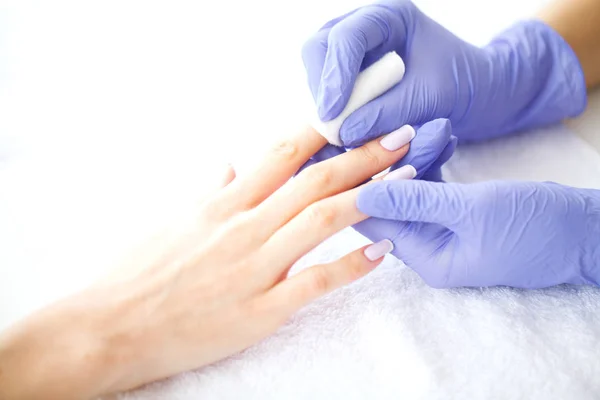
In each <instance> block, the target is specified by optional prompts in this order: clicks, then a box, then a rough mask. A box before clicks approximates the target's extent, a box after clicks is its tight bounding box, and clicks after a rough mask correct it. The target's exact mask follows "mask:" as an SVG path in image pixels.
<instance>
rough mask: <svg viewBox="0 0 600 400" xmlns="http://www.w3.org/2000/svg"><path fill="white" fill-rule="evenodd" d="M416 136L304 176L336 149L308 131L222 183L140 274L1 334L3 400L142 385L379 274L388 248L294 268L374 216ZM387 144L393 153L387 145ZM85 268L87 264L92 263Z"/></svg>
mask: <svg viewBox="0 0 600 400" xmlns="http://www.w3.org/2000/svg"><path fill="white" fill-rule="evenodd" d="M409 139H410V138H407V137H406V135H405V134H402V133H400V134H394V135H391V136H388V137H387V139H385V141H380V140H377V141H373V142H370V143H368V144H366V145H365V146H363V147H360V148H357V149H355V150H352V151H349V152H347V153H345V154H343V155H340V156H339V157H335V158H333V159H330V160H326V161H323V162H321V163H318V164H316V165H313V166H310V167H308V168H306V169H305V170H304V171H302V172H301V173H300V174H299V175H298V176H296V177H295V178H294V179H291V180H290V178H291V177H292V176H293V175H294V173H295V172H296V171H297V170H298V169H299V168H300V167H301V166H302V165H303V164H304V163H305V162H306V161H307V160H308V159H309V158H310V157H311V156H312V155H313V154H315V153H316V152H317V151H318V150H319V149H320V148H321V147H323V146H324V145H325V144H326V142H325V140H324V139H323V138H322V137H321V136H320V135H319V134H317V133H316V132H315V131H313V130H310V129H308V130H307V131H304V132H300V133H299V134H297V135H295V136H293V137H292V138H291V139H289V140H287V141H284V142H282V143H281V144H279V145H278V146H276V147H274V148H273V149H272V150H271V151H270V152H269V153H268V155H267V156H266V158H264V160H263V161H262V164H261V165H259V166H258V167H257V170H255V171H254V172H253V173H250V174H248V175H247V176H245V177H237V178H236V177H235V174H234V172H233V171H232V170H229V171H228V172H227V174H226V178H225V181H224V185H223V187H222V188H221V189H219V190H218V191H217V192H216V193H214V194H213V195H212V196H211V197H209V198H208V199H206V200H205V201H204V202H203V203H202V204H201V205H200V207H199V210H198V212H197V215H193V216H190V219H189V224H188V225H187V226H186V227H184V228H182V229H181V230H178V231H176V232H177V234H175V235H171V236H170V237H171V238H172V239H173V240H172V241H171V242H162V243H161V245H162V246H163V251H161V252H160V253H161V255H160V256H156V257H147V255H146V257H145V258H146V259H147V260H146V261H143V262H142V261H135V262H132V263H133V264H135V265H131V266H132V267H133V268H134V269H137V270H139V271H138V272H137V273H134V274H131V275H129V276H128V277H121V278H120V279H117V280H111V281H105V282H103V283H100V284H97V285H95V286H93V287H91V288H89V289H87V290H85V291H83V292H81V293H79V294H76V295H74V296H71V297H69V298H66V299H64V300H62V301H60V302H58V303H56V304H53V305H51V306H49V307H47V308H45V309H42V310H40V311H38V312H36V313H35V314H33V315H31V316H30V317H28V318H26V319H25V320H23V321H21V322H19V323H17V324H16V325H14V326H13V327H12V328H10V329H9V330H7V331H6V332H4V333H2V334H1V335H0V398H2V399H3V400H10V399H39V398H44V399H61V400H65V399H82V398H91V397H94V396H98V395H102V394H108V393H113V392H117V391H123V390H127V389H131V388H135V387H137V386H140V385H142V384H144V383H147V382H151V381H154V380H157V379H160V378H164V377H167V376H170V375H173V374H177V373H179V372H183V371H186V370H190V369H195V368H199V367H202V366H205V365H207V364H210V363H212V362H215V361H217V360H220V359H222V358H224V357H227V356H229V355H232V354H234V353H236V352H238V351H240V350H242V349H244V348H246V347H248V346H251V345H252V344H253V343H255V342H257V341H259V340H260V339H262V338H264V337H266V336H268V335H269V334H271V333H273V332H274V331H275V330H276V329H277V328H278V327H279V326H280V325H282V324H283V323H284V322H285V321H286V320H287V319H288V317H290V316H291V315H292V314H293V313H294V312H296V311H297V310H298V309H300V308H301V307H302V306H304V305H305V304H307V303H308V302H310V301H312V300H315V299H316V298H318V297H319V296H322V295H324V294H325V293H327V292H329V291H331V290H333V289H335V288H338V287H340V286H343V285H346V284H348V283H350V282H352V281H354V280H356V279H358V278H360V277H362V276H363V275H365V274H366V273H368V272H369V271H371V270H372V269H373V268H375V267H376V266H377V265H378V264H379V263H380V262H381V260H382V257H383V256H384V254H385V253H387V252H389V251H390V250H391V243H390V242H388V241H382V242H380V243H376V244H374V245H371V246H369V247H366V248H360V249H357V250H356V251H354V252H352V253H350V254H348V255H347V256H345V257H343V258H342V259H340V260H338V261H335V262H332V263H330V264H323V265H316V266H313V267H311V268H309V269H306V270H304V271H302V272H300V273H298V274H296V275H294V276H292V277H290V278H287V273H288V270H289V269H290V267H291V266H292V265H293V264H294V263H295V262H296V261H297V260H298V259H299V258H300V257H302V256H303V255H304V254H306V253H307V252H308V251H309V250H311V249H312V248H314V247H315V246H316V245H318V244H319V243H320V242H322V241H323V240H325V239H326V238H327V237H329V236H331V235H332V234H334V233H336V232H337V231H339V230H341V229H343V228H345V227H347V226H350V225H353V224H356V223H358V222H360V221H362V220H364V219H366V218H367V216H366V215H365V214H363V213H361V212H360V211H359V210H358V209H357V208H356V201H357V196H358V193H359V189H358V188H355V187H357V186H358V185H360V184H361V183H362V182H364V181H365V180H367V179H368V178H370V177H372V176H373V175H375V174H377V173H379V172H380V171H382V170H384V169H386V168H387V167H389V166H390V165H392V164H393V163H395V162H397V161H398V160H400V159H401V158H402V157H403V156H404V155H405V154H406V153H407V152H408V149H409V145H408V144H407V143H408V140H409ZM384 146H385V147H384ZM82 267H85V266H83V265H82Z"/></svg>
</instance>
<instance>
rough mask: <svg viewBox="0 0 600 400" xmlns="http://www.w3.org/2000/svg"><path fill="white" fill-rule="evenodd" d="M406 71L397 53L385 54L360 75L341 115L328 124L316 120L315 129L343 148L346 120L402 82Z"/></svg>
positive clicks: (313, 124) (330, 141)
mask: <svg viewBox="0 0 600 400" xmlns="http://www.w3.org/2000/svg"><path fill="white" fill-rule="evenodd" d="M404 71H405V67H404V62H403V61H402V58H400V56H399V55H398V54H396V53H395V52H390V53H387V54H385V55H384V56H383V57H381V58H380V59H379V60H378V61H377V62H375V63H373V64H371V65H370V66H369V67H368V68H365V70H364V71H362V72H361V73H360V74H358V76H357V77H356V81H355V82H354V87H353V89H352V93H351V94H350V99H349V100H348V103H347V104H346V107H345V108H344V110H343V111H342V112H341V113H340V115H338V116H337V117H336V118H334V119H332V120H331V121H327V122H323V121H321V120H320V119H319V118H318V117H317V118H314V122H313V123H312V126H313V128H315V130H316V131H317V132H319V133H320V134H321V135H323V137H324V138H325V139H327V141H328V142H329V143H331V144H333V145H335V146H342V145H343V143H342V141H341V140H340V128H341V127H342V124H343V123H344V121H345V120H346V118H348V116H349V115H350V114H352V113H353V112H354V111H356V110H357V109H359V108H360V107H362V106H364V105H365V104H367V103H368V102H370V101H371V100H373V99H376V98H377V97H379V96H381V95H382V94H384V93H385V92H387V91H388V90H389V89H391V88H392V87H394V85H396V84H397V83H398V82H400V81H401V80H402V77H403V76H404Z"/></svg>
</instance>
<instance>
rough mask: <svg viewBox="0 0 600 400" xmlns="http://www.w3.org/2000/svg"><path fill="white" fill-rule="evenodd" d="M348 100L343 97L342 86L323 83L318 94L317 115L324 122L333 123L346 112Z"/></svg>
mask: <svg viewBox="0 0 600 400" xmlns="http://www.w3.org/2000/svg"><path fill="white" fill-rule="evenodd" d="M347 100H348V99H347V98H346V97H344V96H343V89H341V85H338V84H331V83H328V82H325V83H324V82H321V85H320V86H319V91H318V94H317V113H318V115H319V119H321V121H323V122H328V121H331V120H332V119H334V118H336V117H337V116H338V115H340V114H341V112H342V111H343V110H344V107H345V104H346V101H347Z"/></svg>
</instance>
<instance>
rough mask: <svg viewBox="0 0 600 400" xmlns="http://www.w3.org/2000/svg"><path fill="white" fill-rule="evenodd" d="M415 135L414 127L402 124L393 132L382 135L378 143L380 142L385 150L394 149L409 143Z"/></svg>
mask: <svg viewBox="0 0 600 400" xmlns="http://www.w3.org/2000/svg"><path fill="white" fill-rule="evenodd" d="M415 135H416V132H415V128H413V127H412V126H410V125H404V126H402V127H400V128H398V129H396V130H395V131H394V132H392V133H390V134H388V135H386V136H384V137H383V139H381V141H380V142H379V143H381V146H383V148H384V149H386V150H389V151H396V150H398V149H399V148H401V147H402V146H404V145H406V144H408V143H410V141H411V140H413V138H414V137H415Z"/></svg>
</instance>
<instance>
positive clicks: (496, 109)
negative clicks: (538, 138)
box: [302, 0, 598, 147]
mask: <svg viewBox="0 0 600 400" xmlns="http://www.w3.org/2000/svg"><path fill="white" fill-rule="evenodd" d="M565 3H567V2H565ZM568 3H571V2H568ZM588 3H592V2H591V1H590V2H588ZM596 7H597V6H596ZM594 11H595V9H591V10H588V12H587V13H584V14H583V17H584V18H571V20H575V21H577V24H578V25H579V26H582V25H583V26H588V25H589V26H595V25H593V24H591V23H590V24H581V23H580V21H581V20H582V19H586V18H587V17H588V16H590V15H593V14H594ZM576 15H580V16H581V13H579V14H576ZM556 19H557V18H554V20H556ZM577 32H580V31H578V30H577V29H575V30H572V32H571V31H570V33H572V35H571V36H573V37H574V38H578V37H579V36H581V35H578V34H577ZM587 42H589V43H597V36H593V37H590V38H589V39H588V41H587ZM390 51H395V52H397V53H398V54H399V55H400V56H401V57H402V58H403V60H404V62H405V65H406V74H405V75H404V78H403V79H402V81H400V82H399V83H398V84H397V85H396V86H395V87H393V88H392V89H390V90H389V91H387V92H386V93H384V94H383V95H381V96H380V97H378V98H377V99H375V100H373V101H371V102H369V103H367V104H366V105H365V106H363V107H361V108H359V109H358V110H356V111H355V112H354V113H352V114H351V115H350V116H348V118H347V119H346V120H345V121H344V123H343V124H342V126H341V129H340V139H341V140H342V142H343V144H344V146H346V147H354V146H357V145H360V144H362V143H365V142H366V141H367V140H371V139H373V138H375V137H377V136H379V135H381V134H384V133H387V132H391V131H393V130H394V129H397V128H399V127H400V126H402V125H405V124H410V125H420V124H422V123H424V122H426V121H430V120H433V119H436V118H447V119H449V120H450V121H451V122H452V126H453V128H454V134H455V135H456V136H457V137H458V139H459V140H460V141H465V140H469V141H478V140H485V139H489V138H492V137H497V136H502V135H505V134H508V133H512V132H514V131H517V130H523V129H528V128H533V127H539V126H542V125H548V124H552V123H556V122H558V121H560V120H562V119H565V118H568V117H573V116H576V115H579V114H580V113H581V112H582V111H583V109H584V107H585V104H586V85H585V78H584V74H583V70H582V68H581V65H580V63H579V61H578V57H577V56H576V54H575V53H574V52H573V50H572V49H571V47H570V46H569V44H568V43H567V42H566V41H565V40H564V39H563V37H561V36H560V35H559V33H558V32H557V31H556V30H555V29H553V28H552V26H551V25H549V24H547V23H544V22H542V21H540V20H534V19H532V20H529V21H522V22H519V23H517V24H515V25H513V26H511V27H510V28H508V29H507V30H506V31H504V32H502V33H500V34H499V35H498V36H496V37H495V38H494V39H493V40H492V41H491V42H490V43H489V44H488V45H486V46H484V47H477V46H474V45H472V44H470V43H467V42H465V41H464V40H462V39H461V38H459V37H457V36H456V35H454V34H453V33H452V32H450V31H449V30H447V29H445V28H444V27H443V26H441V25H440V24H439V23H437V22H436V21H434V20H432V19H431V18H429V17H428V16H427V15H426V14H425V13H423V12H422V11H421V10H420V9H419V8H418V7H416V6H415V5H414V4H413V3H412V2H410V1H408V0H377V1H375V2H373V4H369V5H366V6H364V7H361V8H359V9H356V10H354V11H352V12H350V13H348V14H346V15H343V16H340V17H338V18H335V19H333V20H331V21H329V22H328V23H326V24H325V25H324V26H323V27H322V28H321V29H320V30H319V31H318V32H316V33H315V34H314V35H313V37H311V38H310V39H309V40H308V41H307V42H306V44H305V45H304V48H303V52H302V57H303V60H304V65H305V67H306V73H307V78H308V84H309V86H310V90H311V92H312V94H313V97H314V99H315V102H316V105H317V107H318V111H319V116H320V117H321V119H322V120H324V121H329V120H331V119H333V118H335V117H336V116H338V115H339V114H340V112H341V111H342V110H343V109H344V107H345V105H346V103H347V102H348V99H349V98H350V94H351V92H352V89H353V86H354V82H355V79H356V77H357V76H358V73H359V72H360V71H361V70H363V69H365V68H366V67H368V66H369V65H371V64H372V63H374V62H375V61H377V60H378V59H379V58H381V57H382V56H383V55H384V54H386V53H387V52H390ZM580 56H581V55H580ZM595 59H596V58H593V59H590V62H589V63H588V64H589V65H592V64H594V60H595ZM594 65H598V63H597V62H596V63H595V64H594ZM596 68H597V67H596ZM588 72H589V71H588Z"/></svg>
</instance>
